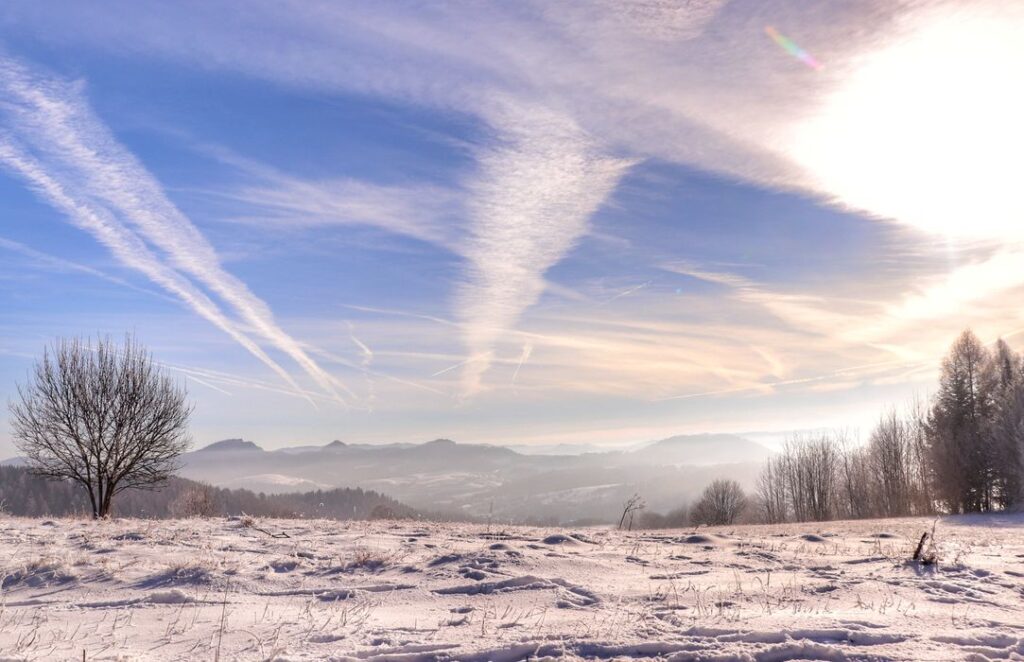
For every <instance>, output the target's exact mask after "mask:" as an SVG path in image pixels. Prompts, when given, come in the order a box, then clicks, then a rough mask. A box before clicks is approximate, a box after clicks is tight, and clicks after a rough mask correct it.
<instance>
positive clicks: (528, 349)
mask: <svg viewBox="0 0 1024 662" xmlns="http://www.w3.org/2000/svg"><path fill="white" fill-rule="evenodd" d="M532 353H533V345H531V344H530V343H526V344H524V345H523V353H522V354H520V355H519V363H517V364H516V371H515V372H513V373H512V381H511V384H513V385H514V384H515V383H516V377H518V376H519V369H520V368H522V367H523V363H525V362H526V360H527V359H529V358H530V354H532Z"/></svg>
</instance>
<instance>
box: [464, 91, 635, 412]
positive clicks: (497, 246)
mask: <svg viewBox="0 0 1024 662" xmlns="http://www.w3.org/2000/svg"><path fill="white" fill-rule="evenodd" d="M495 118H496V119H495V121H494V124H495V125H496V126H498V127H500V131H501V132H500V133H499V135H498V140H499V144H498V145H497V146H495V147H489V148H485V149H483V150H481V152H480V154H479V156H478V158H479V163H480V165H479V173H478V174H477V175H476V176H475V178H474V179H473V180H472V181H471V182H470V183H469V186H468V188H469V194H470V198H469V201H468V203H467V205H468V207H469V213H470V217H471V219H472V225H471V228H470V237H469V239H468V241H467V242H466V251H465V255H466V258H467V259H468V261H469V269H468V273H467V278H466V279H465V281H464V282H463V283H462V285H461V286H460V288H459V292H458V295H457V300H458V303H459V318H460V321H461V323H462V335H463V338H464V342H465V345H466V347H467V349H468V350H469V353H470V354H471V355H473V356H478V357H482V358H480V359H479V360H476V361H472V362H470V363H468V364H466V366H465V369H464V371H463V376H462V389H463V393H465V394H472V393H475V392H477V391H478V390H479V389H480V387H481V380H482V377H483V375H484V373H485V372H486V371H487V369H488V367H489V365H490V354H491V353H492V352H493V350H494V346H495V343H496V342H497V341H498V340H500V339H501V338H502V334H503V332H504V330H506V329H510V328H512V327H513V326H514V325H515V323H516V322H517V321H518V319H519V317H520V315H521V314H522V313H523V311H524V310H526V309H527V308H528V307H530V306H531V305H533V304H534V303H536V302H537V300H538V299H539V298H540V296H541V293H542V292H543V291H544V287H545V281H544V273H545V272H546V271H547V270H548V269H550V268H551V267H552V266H554V265H555V264H557V263H558V262H559V261H560V260H561V259H562V258H563V257H565V255H566V254H567V253H568V252H569V251H570V250H571V249H572V248H573V246H574V245H575V244H576V242H577V241H578V240H579V238H580V237H582V236H583V235H584V234H585V233H586V231H587V224H588V221H589V218H590V216H591V214H593V213H594V212H595V211H597V209H598V208H599V207H600V206H601V204H603V203H604V201H605V200H606V199H607V197H608V195H609V194H610V193H611V191H612V190H613V189H614V188H615V186H616V184H617V183H618V181H619V178H621V177H622V175H623V174H624V173H625V172H626V170H627V169H628V168H629V167H630V165H631V163H632V162H631V161H628V160H625V159H618V158H613V157H611V156H608V155H607V153H606V152H605V151H604V150H603V149H602V148H601V146H600V145H599V144H598V143H597V141H595V140H594V139H593V138H592V137H590V136H588V135H587V134H586V133H585V132H584V131H582V130H581V129H580V128H579V127H578V126H577V125H576V123H575V122H574V121H573V120H572V119H571V118H569V117H566V116H564V115H562V114H559V113H556V112H552V111H550V110H547V109H545V108H542V107H541V108H538V107H529V106H525V107H524V106H522V105H519V104H515V103H513V104H512V105H510V106H508V105H504V104H502V105H501V106H500V107H499V108H498V109H497V112H496V113H495Z"/></svg>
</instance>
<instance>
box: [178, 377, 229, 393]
mask: <svg viewBox="0 0 1024 662" xmlns="http://www.w3.org/2000/svg"><path fill="white" fill-rule="evenodd" d="M185 379H191V380H192V381H194V382H195V383H197V384H202V385H203V386H205V387H206V388H211V389H213V390H214V391H217V392H219V393H223V394H224V395H231V393H229V392H228V391H225V390H224V389H222V388H221V387H219V386H214V385H213V384H211V383H210V382H207V381H203V380H202V379H199V378H198V377H196V376H195V375H188V374H186V375H185Z"/></svg>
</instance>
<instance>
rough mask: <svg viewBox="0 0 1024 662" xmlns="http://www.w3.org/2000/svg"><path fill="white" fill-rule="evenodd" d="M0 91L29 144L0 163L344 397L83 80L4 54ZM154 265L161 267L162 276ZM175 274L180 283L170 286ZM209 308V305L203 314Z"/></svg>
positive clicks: (137, 264)
mask: <svg viewBox="0 0 1024 662" xmlns="http://www.w3.org/2000/svg"><path fill="white" fill-rule="evenodd" d="M0 90H2V91H3V96H4V97H5V99H4V100H5V105H4V107H3V110H4V111H6V112H5V115H6V116H7V117H8V118H10V119H11V120H12V122H11V124H13V125H14V126H16V127H17V128H18V129H19V131H18V134H19V138H22V139H24V140H25V141H27V142H28V143H29V144H30V146H31V150H17V149H16V148H15V147H14V143H13V141H12V140H3V143H5V145H4V146H5V147H6V152H7V154H6V155H5V158H4V159H3V160H5V161H7V163H8V165H9V166H11V167H13V168H14V169H15V170H18V171H20V172H22V174H23V175H24V176H26V177H28V178H29V179H30V181H32V182H33V184H34V186H35V188H36V189H37V190H42V191H43V192H44V197H46V198H47V199H48V200H50V202H51V203H53V204H55V206H58V207H59V208H61V209H62V210H64V211H65V212H66V213H68V215H69V216H72V217H73V218H77V219H79V221H80V222H79V225H80V226H86V225H88V226H89V227H87V228H86V229H89V230H90V231H91V232H92V233H93V234H94V236H96V238H97V239H99V240H100V241H101V242H102V243H104V244H106V245H108V247H111V242H112V241H113V240H114V237H113V236H112V235H115V234H116V235H121V236H120V237H119V238H117V239H118V240H119V241H121V243H126V242H127V244H129V245H130V246H125V247H123V248H129V249H130V250H121V251H120V252H118V253H116V254H117V256H118V257H119V258H120V259H121V260H122V261H123V262H125V263H126V264H129V266H132V267H133V268H135V269H138V270H140V271H143V272H144V273H147V275H150V277H151V278H154V279H155V280H157V282H158V284H161V285H163V286H164V287H165V288H167V289H170V290H171V291H172V292H173V293H174V294H176V295H178V296H179V297H180V298H182V299H183V300H184V301H185V302H186V303H187V304H188V305H189V306H190V307H192V308H193V309H194V310H196V311H197V312H200V314H202V315H203V316H205V317H207V318H208V319H210V318H211V317H213V316H217V315H219V316H220V317H222V318H223V317H224V316H223V314H222V313H220V311H219V309H218V307H217V306H216V304H213V302H212V301H210V300H209V299H207V300H206V302H204V303H203V306H200V305H199V304H197V303H196V298H197V297H196V295H195V293H193V294H191V295H189V296H184V295H183V294H182V290H183V289H185V287H184V284H183V282H184V283H187V284H188V285H189V286H190V287H191V286H192V284H191V283H189V282H188V281H187V280H186V279H185V277H184V276H183V275H182V272H183V273H187V274H189V275H191V276H192V277H194V278H195V279H196V280H198V281H199V282H200V283H202V284H203V285H205V286H206V287H208V288H209V289H210V291H212V292H213V293H215V294H216V295H217V296H218V297H220V298H221V299H222V300H223V301H224V302H225V303H226V304H227V305H229V306H230V307H231V308H232V309H234V310H235V312H236V313H237V314H238V315H239V316H240V317H241V318H242V320H243V321H244V322H245V323H246V324H247V325H249V327H251V328H252V329H253V330H254V331H255V332H256V333H258V334H259V335H260V336H262V338H264V339H265V340H267V341H268V342H270V343H272V344H273V345H275V346H276V347H277V348H278V349H280V350H281V351H283V352H284V353H285V354H287V355H288V356H289V357H291V358H292V359H293V360H294V361H295V362H296V363H298V364H299V365H300V366H301V367H302V368H303V369H304V370H305V371H306V373H307V374H309V375H310V376H311V377H312V378H313V380H314V381H315V382H316V383H317V384H319V385H320V387H321V388H322V389H324V391H326V392H327V393H329V394H331V395H332V396H333V398H334V399H335V400H337V401H338V402H341V403H344V400H343V399H342V398H341V397H340V396H339V395H338V393H337V391H336V390H335V388H334V387H335V384H336V381H335V380H334V379H332V378H331V376H330V375H328V374H327V373H326V372H324V371H323V370H322V369H321V368H320V366H318V365H317V364H316V363H315V362H314V361H313V360H312V359H311V358H310V357H309V355H308V354H307V353H306V352H305V351H303V349H302V347H301V346H300V344H299V343H298V342H297V341H296V340H295V339H294V338H292V337H291V336H289V335H288V334H287V333H286V332H285V331H284V330H283V329H281V328H280V327H279V326H278V324H277V322H276V321H275V319H274V316H273V313H272V312H271V310H270V308H269V307H268V306H267V304H266V303H265V302H263V301H262V300H260V299H259V298H257V297H256V296H255V295H254V294H253V293H252V292H251V291H250V290H249V288H248V287H247V286H246V285H245V284H244V283H243V282H242V281H240V280H239V279H238V278H236V277H235V276H233V275H231V274H229V273H228V272H226V271H225V270H224V268H223V266H222V265H221V263H220V258H219V256H218V255H217V253H216V251H215V250H214V249H213V247H212V246H211V245H210V244H209V242H207V241H206V238H205V237H203V235H202V233H200V232H199V230H198V228H196V227H195V225H193V224H192V222H191V221H190V220H189V219H188V218H187V217H186V216H185V215H184V214H183V213H182V212H181V211H180V210H179V209H178V208H177V207H175V206H174V204H173V203H172V202H171V201H170V200H169V199H168V198H167V196H166V194H165V193H164V191H163V189H162V188H161V186H160V184H159V183H158V182H157V181H156V179H155V178H154V177H153V176H152V175H151V174H150V173H149V172H148V171H147V170H146V169H145V167H144V166H143V165H142V164H141V163H140V162H139V160H138V159H137V158H136V157H135V156H134V155H133V154H131V153H130V152H129V151H128V150H127V149H126V148H125V147H124V146H122V145H121V144H120V143H118V142H117V140H116V139H115V137H114V136H113V135H112V134H111V132H110V131H109V129H108V128H107V127H106V126H105V125H104V124H103V123H102V121H101V120H100V119H99V118H98V117H96V115H95V113H94V112H93V111H92V109H91V108H90V107H89V105H88V103H87V102H86V101H85V100H84V99H83V97H82V95H81V93H80V92H79V91H78V89H77V86H75V85H73V84H68V83H66V82H64V81H61V80H59V79H54V78H49V77H46V76H42V75H35V74H33V73H31V72H30V71H29V69H28V68H26V67H24V66H22V65H20V64H18V63H16V62H14V61H12V60H0ZM15 152H21V154H20V155H17V154H14V153H15ZM30 153H31V154H32V156H28V154H30ZM12 155H13V156H12ZM17 161H21V163H20V164H19V163H18V162H17ZM26 164H28V165H31V168H28V169H27V168H26V167H25V165H26ZM29 170H31V171H34V172H29ZM44 180H45V181H44ZM83 215H90V216H93V217H96V219H94V220H98V221H99V223H96V222H90V223H82V222H81V220H82V218H83ZM129 227H130V228H132V229H129ZM136 233H137V234H136ZM146 242H149V243H150V244H152V246H153V247H154V248H156V249H159V250H160V251H162V252H163V254H164V255H166V258H167V260H168V262H169V263H170V265H173V266H167V265H165V264H164V263H163V260H162V259H161V258H158V257H157V255H156V254H155V253H154V252H152V250H150V246H149V245H148V244H147V243H146ZM155 271H162V272H164V273H163V275H162V277H160V278H159V279H156V278H155V277H154V272H155ZM169 280H177V281H179V282H178V283H177V284H176V285H175V286H169V285H168V281H169ZM182 281H183V282H182ZM194 289H195V288H194V287H193V290H194ZM196 292H198V291H197V290H196ZM203 296H204V297H205V295H203ZM211 306H212V308H213V309H214V310H213V311H211V310H205V311H201V310H200V308H201V307H205V308H207V309H209V308H210V307H211ZM211 321H212V320H211ZM218 326H220V327H221V328H222V329H225V330H227V329H226V328H225V327H226V326H230V327H232V329H233V331H231V332H229V334H230V335H231V336H232V337H233V338H235V339H236V340H238V341H239V342H240V343H241V344H243V346H245V347H246V349H248V350H249V351H250V352H253V353H254V354H256V352H255V351H254V350H253V347H254V346H255V343H253V342H252V341H251V340H249V341H248V343H246V342H243V341H242V340H241V339H240V338H241V337H242V336H244V334H243V333H242V332H241V331H240V330H239V328H238V327H237V326H236V325H235V324H234V323H233V322H230V321H229V320H226V318H225V319H224V320H223V321H222V322H221V323H219V324H218ZM260 351H261V352H262V350H260ZM256 355H257V356H258V357H259V358H260V360H262V361H263V362H264V363H266V364H267V365H268V366H270V367H271V368H272V369H274V370H275V372H278V374H281V373H283V372H284V371H283V369H281V368H280V366H277V364H276V363H274V362H273V361H271V360H270V359H269V357H267V356H266V354H265V353H264V354H262V355H260V354H256ZM287 381H288V382H289V384H290V385H292V386H295V387H296V390H298V389H297V386H296V385H295V383H294V380H292V379H291V378H290V377H289V378H288V380H287Z"/></svg>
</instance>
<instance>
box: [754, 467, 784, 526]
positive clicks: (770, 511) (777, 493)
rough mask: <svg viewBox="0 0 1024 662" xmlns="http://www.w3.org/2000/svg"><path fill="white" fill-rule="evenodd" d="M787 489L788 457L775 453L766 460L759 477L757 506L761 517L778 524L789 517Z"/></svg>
mask: <svg viewBox="0 0 1024 662" xmlns="http://www.w3.org/2000/svg"><path fill="white" fill-rule="evenodd" d="M787 490H788V487H787V484H786V458H785V457H783V456H781V455H773V456H771V457H769V458H768V459H767V460H766V461H765V464H764V468H763V469H762V470H761V474H760V475H759V476H758V477H757V506H758V508H759V509H760V514H761V519H763V520H764V521H765V522H766V523H767V524H778V523H780V522H785V521H786V520H787V519H788V517H789V504H788V502H787V500H786V495H787Z"/></svg>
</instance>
